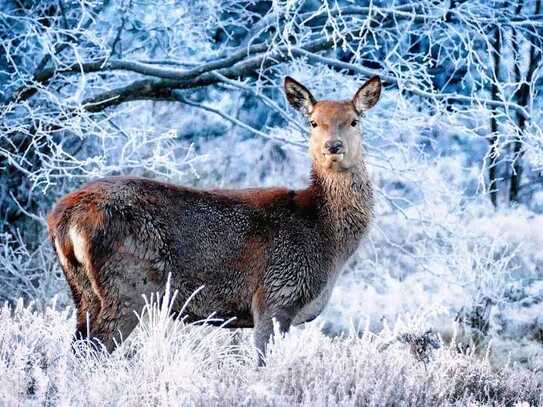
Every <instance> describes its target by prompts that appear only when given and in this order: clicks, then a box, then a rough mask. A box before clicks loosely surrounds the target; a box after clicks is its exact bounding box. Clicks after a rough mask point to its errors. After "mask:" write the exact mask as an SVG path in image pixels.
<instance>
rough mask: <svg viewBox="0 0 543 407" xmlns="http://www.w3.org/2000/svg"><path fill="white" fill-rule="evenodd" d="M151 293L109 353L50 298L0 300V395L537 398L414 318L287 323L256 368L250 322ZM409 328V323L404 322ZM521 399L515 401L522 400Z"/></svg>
mask: <svg viewBox="0 0 543 407" xmlns="http://www.w3.org/2000/svg"><path fill="white" fill-rule="evenodd" d="M170 301H171V298H169V301H163V302H161V304H162V305H161V307H159V306H157V305H155V304H149V305H148V307H146V309H144V310H143V312H142V315H141V321H142V322H141V324H140V326H139V327H138V328H137V329H136V331H135V332H134V334H133V335H132V336H131V337H130V338H129V339H128V340H127V341H125V342H124V343H123V345H122V346H121V347H120V348H119V349H118V350H117V351H115V352H114V353H113V354H111V355H107V354H105V353H102V352H101V351H95V350H93V349H91V348H89V347H88V346H87V345H86V344H85V343H83V342H79V343H77V346H76V352H75V353H74V352H72V351H71V346H70V343H71V335H72V332H73V329H74V318H73V315H72V312H71V311H70V310H69V309H65V310H59V309H58V307H57V306H56V305H55V304H52V305H51V306H49V307H47V308H45V309H44V310H43V311H34V310H33V307H32V305H28V306H25V305H23V304H22V302H19V303H18V304H17V305H16V306H15V307H9V306H7V305H5V306H4V307H3V308H2V309H1V311H0V327H1V328H2V329H0V405H7V406H11V405H30V406H33V405H44V404H47V405H63V406H69V405H110V406H131V405H138V406H141V405H152V406H155V405H176V406H177V405H195V406H210V405H228V406H230V405H245V406H253V405H254V406H261V405H273V406H292V405H311V406H313V407H316V406H330V405H342V406H343V405H345V406H359V405H364V406H366V405H368V406H386V405H406V406H408V405H413V406H425V405H468V404H469V403H472V404H471V405H519V406H520V405H540V403H541V402H543V398H542V396H541V393H542V391H543V387H542V386H541V385H540V384H537V383H536V381H535V378H534V377H533V376H532V375H530V374H529V373H528V372H527V371H524V370H522V369H521V368H518V367H511V366H506V367H503V368H501V369H499V370H496V369H493V368H492V367H491V365H490V363H489V362H488V360H487V359H486V358H484V357H483V358H481V357H477V356H474V355H470V354H463V353H459V352H458V351H457V349H456V348H457V346H456V344H455V343H454V341H453V342H451V343H449V344H448V345H442V346H440V344H439V341H438V340H437V339H435V341H434V342H432V346H429V345H428V343H427V342H426V341H425V339H424V338H423V336H424V335H422V336H421V335H419V333H420V329H421V326H420V323H419V321H417V320H416V319H412V320H410V321H408V322H404V323H403V324H397V326H395V327H394V328H390V329H385V330H383V331H382V332H381V333H380V334H378V335H376V334H373V333H370V332H369V331H368V330H364V331H363V333H362V334H361V335H345V336H341V337H335V338H331V337H329V336H326V335H324V334H323V333H322V332H321V330H320V327H319V326H318V325H317V324H308V325H306V326H305V327H302V328H294V329H292V330H291V332H290V333H289V334H287V335H286V336H285V337H283V338H279V339H278V340H277V341H276V342H275V343H274V344H272V346H271V350H270V354H269V357H268V365H267V366H266V367H264V368H256V367H255V366H256V359H255V356H254V355H255V353H254V349H253V347H252V341H251V335H250V334H251V331H250V330H244V331H240V330H237V331H234V330H228V329H218V328H211V327H207V326H193V325H187V324H184V323H183V321H182V320H179V319H172V318H170V317H169V312H168V305H167V304H168V302H170ZM408 331H409V332H408ZM522 403H524V404H522Z"/></svg>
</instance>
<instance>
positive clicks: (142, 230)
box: [48, 76, 381, 366]
mask: <svg viewBox="0 0 543 407" xmlns="http://www.w3.org/2000/svg"><path fill="white" fill-rule="evenodd" d="M284 92H285V95H286V99H287V101H288V103H289V104H290V105H291V106H292V107H293V108H294V109H296V110H298V111H299V112H301V113H302V115H303V116H304V117H305V118H306V119H307V122H308V125H310V137H309V143H308V144H309V154H310V157H311V160H312V165H311V172H310V182H309V185H308V186H307V187H306V188H303V189H299V190H291V189H288V188H284V187H274V188H248V189H224V190H221V189H196V188H189V187H183V186H178V185H174V184H171V183H166V182H162V181H158V180H153V179H149V178H143V177H131V176H111V177H107V178H102V179H98V180H95V181H92V182H90V183H88V184H86V185H84V186H83V187H81V188H80V189H78V190H75V191H73V192H71V193H68V194H67V195H65V196H63V197H62V198H61V199H60V200H59V201H58V202H57V203H56V205H55V206H54V208H53V209H52V210H51V212H50V214H49V216H48V231H49V236H50V240H51V243H52V245H53V247H54V250H55V252H56V255H57V257H58V260H59V263H60V266H61V268H62V270H63V272H64V274H65V277H66V280H67V282H68V285H69V287H70V290H71V293H72V296H73V300H74V304H75V308H76V330H75V334H74V341H75V340H78V339H85V340H90V341H96V343H99V344H101V347H102V349H105V351H107V352H112V351H113V350H114V349H115V348H116V347H117V346H118V344H119V343H121V342H122V340H123V338H126V337H127V336H128V335H129V334H130V333H131V332H132V331H133V330H134V328H135V327H136V326H137V324H138V316H137V311H138V310H141V309H142V307H143V306H144V305H145V304H144V300H145V299H144V296H145V295H147V296H149V295H151V294H153V293H157V292H161V291H163V290H164V289H165V286H166V282H167V280H168V276H170V280H171V281H170V283H169V284H171V289H172V290H173V289H175V290H177V292H178V295H177V297H176V298H175V301H174V304H173V305H172V310H173V312H180V311H181V310H183V313H184V315H183V317H184V318H185V321H186V322H187V323H190V322H197V321H202V320H205V319H206V318H207V317H209V315H214V318H213V319H212V321H228V320H230V321H231V322H230V323H228V324H227V325H226V326H227V327H228V328H254V334H253V337H254V345H255V347H256V350H257V354H258V365H259V366H262V365H265V363H266V362H265V360H266V350H267V346H268V344H269V341H270V340H271V339H272V337H273V334H274V321H275V323H276V324H277V325H278V331H279V332H280V333H281V334H283V333H286V332H288V330H289V328H290V327H291V326H293V325H294V326H295V325H299V324H303V323H305V322H309V321H311V320H313V319H315V318H316V317H317V316H318V315H319V314H320V313H321V312H322V310H323V309H324V307H325V306H326V304H327V302H328V300H329V298H330V295H331V292H332V289H333V287H334V285H335V283H336V280H337V278H338V276H339V274H340V272H341V270H342V268H343V266H344V265H345V264H346V262H347V261H348V259H349V258H350V257H351V256H352V255H353V253H354V252H355V250H357V248H358V247H359V244H360V242H361V240H362V239H363V237H364V236H365V235H366V234H367V231H368V228H369V225H370V222H371V220H372V218H373V201H374V199H373V192H372V184H371V181H370V178H369V175H368V171H367V167H366V163H365V154H364V150H363V147H362V144H363V143H362V130H361V126H360V120H361V118H362V117H364V114H365V113H366V112H367V111H368V110H369V109H370V108H372V107H373V106H374V105H375V104H376V103H377V101H378V100H379V97H380V94H381V81H380V79H379V77H378V76H375V77H372V78H371V79H369V80H368V81H367V82H365V83H364V84H363V85H362V86H361V87H360V88H359V89H358V91H357V92H356V93H355V95H354V97H353V98H352V99H350V100H320V101H317V100H316V99H315V98H314V97H313V95H312V94H311V92H310V91H309V90H308V89H307V88H306V87H304V86H303V85H302V84H300V83H299V82H297V81H296V80H294V79H293V78H291V77H288V76H287V77H286V78H285V80H284ZM202 287H203V288H202ZM198 289H201V291H200V292H199V293H198V294H197V295H194V296H192V294H193V293H194V292H195V291H196V290H198ZM191 296H192V297H191ZM189 298H191V300H190V301H189V302H188V304H185V302H186V301H187V299H189ZM183 307H184V308H183ZM135 311H136V312H135ZM211 324H214V323H213V322H211ZM221 326H224V324H221Z"/></svg>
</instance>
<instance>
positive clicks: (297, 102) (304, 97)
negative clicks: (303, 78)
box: [285, 76, 317, 115]
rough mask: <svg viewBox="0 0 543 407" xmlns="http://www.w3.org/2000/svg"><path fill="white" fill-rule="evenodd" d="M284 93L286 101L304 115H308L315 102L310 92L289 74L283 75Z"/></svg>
mask: <svg viewBox="0 0 543 407" xmlns="http://www.w3.org/2000/svg"><path fill="white" fill-rule="evenodd" d="M285 95H286V96H287V100H288V103H290V105H291V106H292V107H293V108H294V109H296V110H298V111H300V112H302V113H303V114H305V115H310V114H311V113H312V112H313V107H314V106H315V103H317V101H316V100H315V98H314V97H313V95H312V94H311V92H310V91H308V90H307V89H306V87H305V86H304V85H302V84H301V83H298V82H296V81H295V80H294V79H292V78H291V77H290V76H287V77H285Z"/></svg>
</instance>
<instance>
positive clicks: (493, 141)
mask: <svg viewBox="0 0 543 407" xmlns="http://www.w3.org/2000/svg"><path fill="white" fill-rule="evenodd" d="M492 46H493V48H494V49H493V50H492V60H493V69H494V80H493V82H492V88H491V97H492V100H496V101H497V100H498V99H499V97H498V92H499V89H498V81H499V77H500V59H501V55H500V52H501V33H500V28H499V27H498V26H496V29H495V31H494V41H493V44H492ZM496 116H497V114H496V111H495V110H494V111H493V112H492V116H491V118H490V136H489V138H488V142H489V144H490V153H489V156H488V190H489V193H490V201H491V202H492V205H494V207H497V206H498V176H497V165H498V163H497V160H498V146H497V142H498V120H497V117H496Z"/></svg>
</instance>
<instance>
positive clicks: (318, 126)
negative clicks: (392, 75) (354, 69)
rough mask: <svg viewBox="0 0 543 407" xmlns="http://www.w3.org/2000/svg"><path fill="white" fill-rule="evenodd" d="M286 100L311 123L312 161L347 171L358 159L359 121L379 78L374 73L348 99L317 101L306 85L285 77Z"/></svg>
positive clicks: (374, 99) (371, 103) (378, 90)
mask: <svg viewBox="0 0 543 407" xmlns="http://www.w3.org/2000/svg"><path fill="white" fill-rule="evenodd" d="M285 94H286V97H287V100H288V102H289V103H290V105H291V106H292V107H294V108H295V109H296V110H298V111H300V112H301V113H302V114H303V115H304V116H305V117H306V118H307V119H308V121H309V123H310V124H311V137H310V140H309V151H310V154H311V157H312V159H313V161H314V163H315V164H316V165H317V166H319V167H320V168H321V169H324V170H331V171H338V172H339V171H347V170H349V169H350V168H352V167H353V166H355V165H356V164H357V163H358V162H360V160H362V144H361V140H362V131H361V129H360V126H359V120H360V118H361V117H362V115H363V114H364V113H365V112H366V111H367V110H369V109H371V108H372V107H373V106H375V104H376V103H377V101H378V100H379V96H380V95H381V80H380V79H379V77H378V76H374V77H373V78H371V79H370V80H368V81H367V82H366V83H365V84H364V85H362V87H360V89H358V91H357V92H356V93H355V95H354V97H353V98H352V100H341V101H336V100H321V101H317V100H315V98H314V97H313V95H312V94H311V92H310V91H309V90H307V88H306V87H304V86H303V85H302V84H300V83H298V82H296V81H295V80H294V79H292V78H291V77H289V76H287V77H286V78H285Z"/></svg>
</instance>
